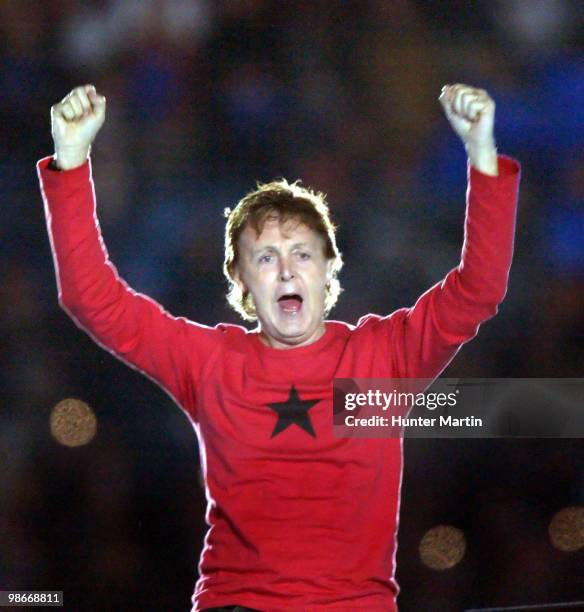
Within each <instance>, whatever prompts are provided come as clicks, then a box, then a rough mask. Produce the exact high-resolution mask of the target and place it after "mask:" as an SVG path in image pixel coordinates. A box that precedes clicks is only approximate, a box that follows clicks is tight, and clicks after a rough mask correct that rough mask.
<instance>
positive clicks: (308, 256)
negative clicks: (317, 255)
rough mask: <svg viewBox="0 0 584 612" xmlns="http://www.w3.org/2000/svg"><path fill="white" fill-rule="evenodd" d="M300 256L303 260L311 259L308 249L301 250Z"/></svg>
mask: <svg viewBox="0 0 584 612" xmlns="http://www.w3.org/2000/svg"><path fill="white" fill-rule="evenodd" d="M298 258H299V259H300V260H302V261H306V260H307V259H310V253H307V252H306V251H299V252H298Z"/></svg>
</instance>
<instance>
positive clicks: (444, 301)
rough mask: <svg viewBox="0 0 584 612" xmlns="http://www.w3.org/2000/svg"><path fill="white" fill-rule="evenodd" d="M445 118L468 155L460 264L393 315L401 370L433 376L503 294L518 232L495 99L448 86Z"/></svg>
mask: <svg viewBox="0 0 584 612" xmlns="http://www.w3.org/2000/svg"><path fill="white" fill-rule="evenodd" d="M440 102H441V104H442V106H443V108H444V111H445V114H446V117H447V118H448V120H449V121H450V123H451V125H452V127H453V129H454V130H455V132H456V133H457V134H458V136H459V137H460V138H461V140H462V142H463V144H464V146H465V148H466V151H467V154H468V161H469V167H468V175H469V177H468V178H469V182H468V191H467V207H466V219H465V226H464V244H463V247H462V256H461V261H460V264H459V265H458V266H457V267H456V268H454V269H453V270H451V271H450V273H449V274H448V275H447V276H446V277H445V278H444V280H442V281H441V282H439V283H438V284H436V285H435V286H434V287H432V288H431V289H430V290H428V291H427V292H426V293H424V294H423V295H422V296H421V297H420V299H419V300H418V301H417V302H416V304H415V306H413V307H412V308H409V309H404V310H402V311H398V313H396V315H397V318H396V321H395V322H396V327H395V328H394V332H395V334H396V335H395V336H394V337H393V344H394V346H396V347H397V350H396V351H395V353H394V360H395V361H394V363H395V366H396V369H397V372H398V375H399V376H402V377H409V378H434V377H435V376H437V375H438V374H440V372H441V371H442V370H443V369H444V368H445V367H446V365H448V363H449V362H450V360H451V359H452V357H453V356H454V355H455V354H456V352H457V351H458V349H459V348H460V346H461V345H462V344H463V343H464V342H466V341H468V340H469V339H471V338H473V337H474V336H475V335H476V334H477V332H478V328H479V325H480V324H481V323H482V322H484V321H486V320H487V319H489V318H491V317H492V316H494V315H495V314H496V313H497V310H498V306H499V304H500V303H501V301H502V300H503V298H504V297H505V294H506V291H507V281H508V276H509V269H510V267H511V260H512V256H513V239H514V234H515V217H516V207H517V191H518V184H519V165H518V164H517V162H515V161H513V160H511V159H509V158H507V157H502V156H499V157H497V151H496V148H495V138H494V118H495V103H494V102H493V100H492V99H491V98H490V96H489V95H488V93H487V92H486V91H484V90H482V89H476V88H474V87H470V86H468V85H453V86H445V87H444V88H443V90H442V94H441V96H440Z"/></svg>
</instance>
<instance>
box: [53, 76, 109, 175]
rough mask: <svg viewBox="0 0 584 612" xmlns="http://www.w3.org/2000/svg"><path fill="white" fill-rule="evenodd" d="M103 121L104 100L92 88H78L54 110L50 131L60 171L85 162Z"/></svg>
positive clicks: (91, 86) (85, 86)
mask: <svg viewBox="0 0 584 612" xmlns="http://www.w3.org/2000/svg"><path fill="white" fill-rule="evenodd" d="M104 121H105V98H104V97H103V96H100V95H99V94H98V93H97V92H96V91H95V87H94V86H93V85H82V86H81V87H76V88H75V89H74V90H73V91H72V92H71V93H69V94H68V95H67V96H65V97H64V98H63V99H62V100H61V102H59V103H58V104H55V105H54V106H53V107H52V108H51V131H52V134H53V141H54V143H55V159H56V161H57V165H58V166H59V168H61V169H62V170H70V169H72V168H76V167H77V166H81V165H82V164H84V163H85V160H86V159H87V156H88V155H89V150H90V148H91V143H92V142H93V140H94V139H95V136H96V135H97V133H98V132H99V130H100V128H101V126H102V125H103V122H104Z"/></svg>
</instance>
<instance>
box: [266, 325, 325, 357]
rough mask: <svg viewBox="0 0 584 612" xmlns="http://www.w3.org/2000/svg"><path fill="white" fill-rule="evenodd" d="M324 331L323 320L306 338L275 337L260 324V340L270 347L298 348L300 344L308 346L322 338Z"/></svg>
mask: <svg viewBox="0 0 584 612" xmlns="http://www.w3.org/2000/svg"><path fill="white" fill-rule="evenodd" d="M325 331H326V328H325V325H324V322H322V323H321V324H320V325H319V326H318V327H317V328H316V330H315V331H314V333H313V334H311V335H310V336H309V337H308V338H305V339H302V338H286V337H275V336H271V335H270V334H268V333H266V332H265V331H264V330H263V329H261V326H260V336H259V337H260V340H261V341H262V342H263V343H264V344H265V345H266V346H269V347H271V348H275V349H280V350H286V349H293V348H300V347H301V346H308V345H309V344H314V343H315V342H316V341H317V340H320V338H322V336H323V334H324V332H325Z"/></svg>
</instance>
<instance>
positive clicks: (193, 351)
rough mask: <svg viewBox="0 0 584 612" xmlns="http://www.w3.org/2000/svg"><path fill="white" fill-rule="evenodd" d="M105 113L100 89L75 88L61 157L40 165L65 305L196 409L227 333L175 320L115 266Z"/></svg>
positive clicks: (66, 102)
mask: <svg viewBox="0 0 584 612" xmlns="http://www.w3.org/2000/svg"><path fill="white" fill-rule="evenodd" d="M105 110H106V102H105V98H104V97H103V96H100V95H99V94H98V93H97V92H96V90H95V88H94V87H93V86H91V85H86V86H82V87H77V88H76V89H74V90H73V91H72V92H71V93H70V94H69V95H68V96H66V97H65V98H64V99H63V100H62V101H61V102H60V103H59V104H56V105H55V106H53V107H52V109H51V119H52V134H53V139H54V142H55V155H54V157H53V158H44V159H42V160H40V161H39V162H38V164H37V168H38V173H39V179H40V183H41V191H42V195H43V201H44V205H45V214H46V218H47V227H48V231H49V239H50V242H51V248H52V252H53V259H54V264H55V272H56V276H57V285H58V290H59V303H60V304H61V306H62V307H63V309H64V310H65V311H66V312H67V313H68V314H69V315H70V316H71V318H72V319H73V320H74V321H75V323H76V324H77V325H78V326H79V327H81V328H82V329H83V330H84V331H86V332H87V333H88V334H89V335H90V336H91V337H92V338H93V339H94V340H95V341H96V342H98V343H99V344H100V345H101V346H103V347H104V348H106V349H108V350H109V351H110V352H112V353H113V354H114V355H115V356H116V357H118V358H120V359H122V360H123V361H124V362H126V363H128V364H129V365H131V366H133V367H134V368H136V369H138V370H139V371H141V372H143V373H144V374H146V375H148V376H149V377H150V378H152V379H154V380H155V381H156V382H158V383H159V384H160V385H161V386H162V387H163V388H164V389H165V390H166V391H167V392H169V393H170V395H171V396H172V397H173V398H174V399H175V400H176V401H177V402H179V403H180V404H181V405H182V406H183V407H185V409H187V410H188V411H191V409H192V400H193V396H194V391H193V387H192V386H193V383H194V382H196V378H197V376H198V374H199V372H200V370H201V368H202V364H203V363H204V356H205V355H207V356H208V355H209V354H210V353H211V352H212V351H213V349H214V347H215V346H216V344H217V339H218V337H219V335H220V333H221V332H220V331H219V330H218V329H212V328H208V327H204V326H200V325H196V324H194V323H191V322H189V321H187V320H185V319H179V318H175V317H172V316H171V315H169V314H168V313H167V312H166V311H165V310H163V308H162V307H161V306H160V305H158V304H157V303H156V302H154V301H153V300H151V299H150V298H148V297H146V296H144V295H141V294H139V293H136V292H134V291H133V290H132V289H130V288H129V287H128V286H127V285H126V283H125V282H124V281H123V280H122V279H120V278H119V276H118V274H117V271H116V269H115V268H114V266H113V265H112V264H111V262H110V261H109V258H108V253H107V250H106V248H105V245H104V243H103V240H102V238H101V233H100V228H99V223H98V220H97V215H96V202H95V191H94V185H93V180H92V176H91V166H90V162H89V151H90V147H91V144H92V142H93V140H94V139H95V136H96V135H97V133H98V131H99V130H100V128H101V126H102V125H103V123H104V120H105Z"/></svg>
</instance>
